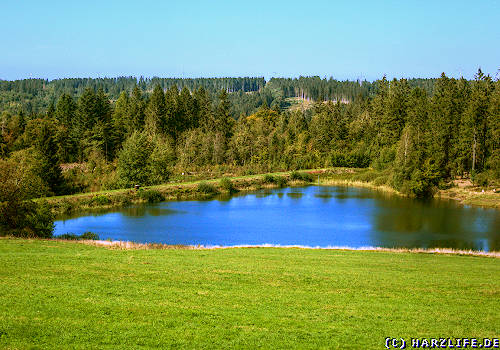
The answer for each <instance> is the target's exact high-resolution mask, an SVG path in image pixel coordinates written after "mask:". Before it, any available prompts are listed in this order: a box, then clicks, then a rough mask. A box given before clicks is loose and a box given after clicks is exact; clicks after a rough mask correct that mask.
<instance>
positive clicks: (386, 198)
mask: <svg viewBox="0 0 500 350" xmlns="http://www.w3.org/2000/svg"><path fill="white" fill-rule="evenodd" d="M499 213H500V212H499V211H497V210H494V209H480V208H464V207H463V206H460V205H458V204H457V203H455V202H453V201H443V200H431V201H417V200H413V199H408V198H402V197H398V196H394V195H391V194H388V193H385V192H377V191H373V190H370V189H366V188H352V187H333V186H330V187H323V186H320V187H318V186H309V187H303V188H283V189H273V190H269V189H264V190H260V191H256V192H253V193H238V194H236V195H233V196H230V195H219V196H216V197H214V198H212V199H209V200H203V201H200V200H197V201H177V202H175V201H172V202H164V203H160V204H154V205H143V206H131V207H129V208H124V209H117V210H111V211H110V210H105V211H98V212H93V213H80V215H75V216H72V217H65V218H62V220H59V221H57V222H56V229H55V232H56V234H62V233H66V232H73V233H83V232H85V231H93V232H97V233H99V234H100V235H101V237H102V238H104V239H106V238H111V239H121V240H134V241H139V242H162V243H169V244H193V245H196V244H202V245H243V244H280V245H292V244H297V245H305V246H323V247H325V246H350V247H362V246H382V247H407V248H413V247H422V248H431V247H443V248H457V249H476V250H481V249H483V250H500V214H499Z"/></svg>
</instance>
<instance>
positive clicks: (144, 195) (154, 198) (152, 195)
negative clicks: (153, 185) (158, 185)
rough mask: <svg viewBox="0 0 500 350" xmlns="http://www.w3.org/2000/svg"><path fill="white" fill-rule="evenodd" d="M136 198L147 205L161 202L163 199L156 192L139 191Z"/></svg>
mask: <svg viewBox="0 0 500 350" xmlns="http://www.w3.org/2000/svg"><path fill="white" fill-rule="evenodd" d="M137 196H138V197H139V198H141V199H143V200H145V201H147V202H148V203H157V202H163V201H164V200H165V197H164V196H163V195H162V194H161V193H160V192H159V191H156V190H139V192H138V193H137Z"/></svg>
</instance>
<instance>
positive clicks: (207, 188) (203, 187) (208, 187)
mask: <svg viewBox="0 0 500 350" xmlns="http://www.w3.org/2000/svg"><path fill="white" fill-rule="evenodd" d="M197 191H198V192H201V193H203V194H216V193H218V191H217V189H216V188H215V186H214V185H212V184H210V183H207V182H204V181H203V182H200V183H199V184H198V188H197Z"/></svg>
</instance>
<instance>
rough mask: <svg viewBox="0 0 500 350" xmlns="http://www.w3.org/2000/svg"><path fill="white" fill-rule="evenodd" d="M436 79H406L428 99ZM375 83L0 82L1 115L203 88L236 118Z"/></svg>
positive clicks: (361, 92) (340, 95) (373, 87)
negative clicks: (100, 97) (95, 94)
mask: <svg viewBox="0 0 500 350" xmlns="http://www.w3.org/2000/svg"><path fill="white" fill-rule="evenodd" d="M434 82H435V79H410V80H409V81H408V83H409V85H410V86H412V87H416V86H419V87H422V88H424V89H425V90H426V91H427V92H428V93H430V94H431V93H432V91H433V86H434ZM378 84H379V82H373V83H372V82H367V81H338V80H334V79H333V78H329V79H320V78H319V77H300V78H296V79H284V78H271V80H270V81H269V82H267V83H266V81H265V79H264V78H262V77H261V78H251V77H242V78H182V79H181V78H158V77H153V78H144V77H140V78H139V79H138V78H135V77H118V78H68V79H56V80H51V81H49V80H46V79H23V80H16V81H3V80H0V111H9V112H10V113H20V112H23V113H24V114H27V115H32V114H40V113H43V112H44V111H45V110H46V109H47V108H49V106H50V105H51V104H55V103H56V102H57V100H58V99H59V98H60V96H61V95H62V94H68V95H70V96H72V97H73V98H78V97H80V96H81V95H82V94H83V92H84V91H85V89H87V88H91V89H93V90H94V91H97V90H100V89H101V90H102V91H103V92H104V93H106V94H107V96H108V97H109V99H111V100H112V101H114V100H116V99H118V97H119V96H120V93H121V92H122V91H127V92H131V91H132V90H133V89H134V88H135V87H136V86H137V87H138V88H139V89H140V90H141V92H142V93H143V94H145V95H148V94H150V93H151V92H152V91H153V88H154V87H155V86H156V85H159V86H160V87H162V88H163V89H169V88H170V87H172V86H177V87H178V88H179V89H180V90H182V89H183V88H184V87H186V88H187V89H188V90H189V91H191V92H193V91H195V90H196V89H198V88H199V87H203V88H204V89H205V90H206V91H207V93H208V94H209V96H210V99H211V101H212V102H214V101H215V100H216V98H217V93H218V92H219V91H220V90H225V91H226V92H227V93H229V94H230V100H231V102H232V110H231V113H232V114H233V116H234V117H239V116H240V115H241V114H249V113H252V112H255V109H257V108H258V107H260V106H262V105H267V106H271V104H272V103H273V102H274V104H277V105H279V106H280V107H282V108H283V107H285V106H286V102H285V99H286V98H290V97H300V98H303V99H310V100H320V99H321V100H323V101H327V100H333V101H337V100H342V101H354V100H355V99H356V98H359V97H363V98H366V97H371V96H373V95H374V94H375V93H376V91H377V89H378Z"/></svg>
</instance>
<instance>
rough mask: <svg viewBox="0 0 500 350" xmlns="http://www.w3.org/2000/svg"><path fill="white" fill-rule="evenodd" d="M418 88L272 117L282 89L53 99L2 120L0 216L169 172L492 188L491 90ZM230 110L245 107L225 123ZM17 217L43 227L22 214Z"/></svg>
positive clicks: (392, 84)
mask: <svg viewBox="0 0 500 350" xmlns="http://www.w3.org/2000/svg"><path fill="white" fill-rule="evenodd" d="M299 80H300V79H299ZM299 80H297V82H298V81H299ZM132 81H133V80H132ZM311 81H314V79H313V80H311ZM429 81H430V80H422V81H421V82H419V83H417V82H416V80H413V81H408V80H406V79H400V80H392V81H387V80H386V79H385V78H384V79H382V80H379V81H377V82H375V83H373V85H376V88H375V90H370V89H371V88H368V87H367V86H365V88H367V93H366V94H364V93H361V94H358V97H357V98H356V99H354V100H353V101H351V102H350V103H344V102H345V101H344V102H341V101H342V100H343V99H344V97H342V98H340V99H339V98H337V97H339V96H340V95H339V96H334V95H329V96H326V97H328V99H329V100H328V101H323V97H325V96H319V98H317V101H316V102H315V103H314V104H313V107H312V108H311V109H310V110H304V111H303V110H295V111H291V110H287V109H284V108H283V107H284V103H285V100H284V98H286V96H287V94H288V93H289V92H288V93H285V92H284V91H285V87H286V86H294V84H295V82H294V81H293V80H290V81H282V82H278V81H277V80H276V81H271V82H269V83H268V84H267V86H266V87H265V88H263V89H261V91H260V92H258V93H247V92H244V91H243V90H240V91H239V92H236V93H228V91H227V89H226V88H223V89H221V90H220V91H219V92H218V93H217V94H216V96H215V97H213V96H212V95H211V93H210V91H209V90H207V89H206V88H205V87H204V86H197V87H193V88H189V87H188V86H186V85H184V86H183V87H182V88H181V89H180V88H178V86H177V85H170V86H169V87H168V88H167V87H166V85H164V84H163V86H162V84H161V83H160V81H157V82H156V83H157V84H155V85H154V87H153V89H152V91H151V92H150V93H145V92H144V90H143V89H142V88H141V86H140V84H134V85H133V87H132V88H131V89H130V90H127V89H124V90H123V91H121V92H120V94H119V95H118V97H117V98H116V99H114V98H110V97H111V96H110V94H107V93H106V92H105V91H104V89H102V88H94V87H86V88H85V89H84V91H83V92H82V93H81V95H80V96H79V97H78V98H75V97H73V96H72V95H71V94H68V93H63V94H62V95H60V97H59V98H58V99H57V101H56V103H55V104H53V105H52V104H51V105H49V107H48V108H47V109H46V111H45V112H44V113H43V114H25V113H23V112H20V113H10V112H8V111H4V112H3V113H2V114H1V120H0V127H1V129H0V156H1V158H2V159H1V160H0V170H1V173H2V177H5V178H8V181H7V180H5V179H2V184H0V187H2V186H3V187H2V188H0V196H1V198H0V202H2V203H3V204H2V206H1V207H0V210H1V211H2V213H0V217H4V218H6V217H8V215H7V210H10V209H8V208H9V206H8V205H6V203H8V202H9V201H12V199H9V198H11V197H12V196H14V194H15V193H21V194H22V200H21V199H19V200H18V201H17V202H16V203H17V205H18V207H19V208H21V207H22V205H24V204H21V203H26V201H25V200H26V199H29V198H34V197H39V196H46V195H54V194H62V193H74V192H78V191H88V190H96V189H106V188H108V189H109V188H118V187H128V186H131V185H133V184H157V183H163V182H166V181H167V180H168V179H169V177H170V176H171V174H172V173H177V174H178V173H181V172H188V171H189V172H196V171H200V170H201V169H204V170H207V169H215V168H219V169H220V168H224V167H225V168H227V169H229V168H231V169H239V171H242V172H265V171H275V170H293V169H306V168H317V167H329V166H346V167H367V166H372V167H374V168H376V169H378V170H383V174H384V178H383V179H382V180H380V179H379V182H380V181H382V182H383V183H385V184H387V185H390V186H392V187H394V188H396V189H398V190H399V191H401V192H403V193H407V194H410V195H414V196H418V197H425V196H431V195H432V194H433V193H434V191H435V190H436V189H437V188H438V187H440V186H446V183H447V182H448V181H449V180H450V179H452V178H454V177H456V176H471V177H472V179H473V180H474V181H476V182H478V183H481V184H483V185H484V184H487V182H488V181H493V182H495V181H497V180H498V179H499V178H500V125H499V124H500V82H499V81H498V80H497V81H492V79H491V78H490V77H489V76H485V75H484V74H483V73H482V72H481V71H479V72H478V73H477V75H476V76H475V79H474V80H473V81H467V80H465V79H459V80H457V79H453V78H448V77H447V76H446V75H444V74H443V75H442V76H441V77H440V78H439V79H436V80H435V81H432V84H431V85H432V90H433V93H432V94H431V93H430V92H429V89H428V88H425V86H424V85H425V84H427V83H429ZM241 82H243V83H244V80H241V81H240V83H241ZM254 82H255V83H258V80H255V81H254ZM317 82H318V85H317V86H316V89H317V90H318V91H322V90H321V86H322V85H321V84H322V83H321V80H317ZM287 84H288V85H287ZM239 86H240V89H244V88H245V87H244V86H245V85H244V84H243V85H239ZM297 86H299V87H300V84H299V85H297ZM349 86H350V85H348V84H346V85H344V87H345V88H346V89H348V88H349ZM358 86H360V87H363V86H364V85H363V84H361V85H359V84H358ZM429 86H430V85H429ZM255 87H256V86H255ZM213 89H215V88H213ZM287 89H288V88H287ZM35 90H36V89H35ZM311 91H312V90H311ZM346 91H347V90H346ZM235 96H239V97H238V98H239V99H240V100H238V99H236V98H235ZM316 97H318V96H316ZM347 97H349V96H347ZM332 100H336V101H338V102H334V101H332ZM238 101H246V102H245V103H243V104H242V105H243V107H241V106H240V108H241V113H239V114H238V115H236V116H235V113H234V108H235V107H234V103H237V102H238ZM258 103H259V105H260V107H259V108H257V109H255V108H253V109H252V108H249V107H248V106H251V105H256V104H258ZM245 106H247V107H245ZM61 164H66V165H64V167H63V168H64V172H63V169H62V168H61V166H60V165H61ZM21 175H22V176H21ZM18 177H22V181H21V179H18ZM9 196H10V197H9ZM14 197H15V196H14ZM2 208H3V209H2ZM23 208H24V207H23ZM30 208H31V209H30ZM23 210H28V211H29V210H32V214H30V215H31V217H34V215H35V214H36V213H38V214H36V215H39V216H41V217H47V215H46V212H44V211H43V210H42V211H40V209H39V208H38V209H37V208H35V207H33V206H32V207H26V208H25V209H23ZM37 210H38V211H37ZM4 214H5V215H4ZM6 215H7V216H6ZM36 215H35V216H36ZM2 225H3V226H4V227H6V226H9V225H10V226H12V225H13V224H12V223H6V222H5V220H4V221H2V222H0V226H2Z"/></svg>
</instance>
